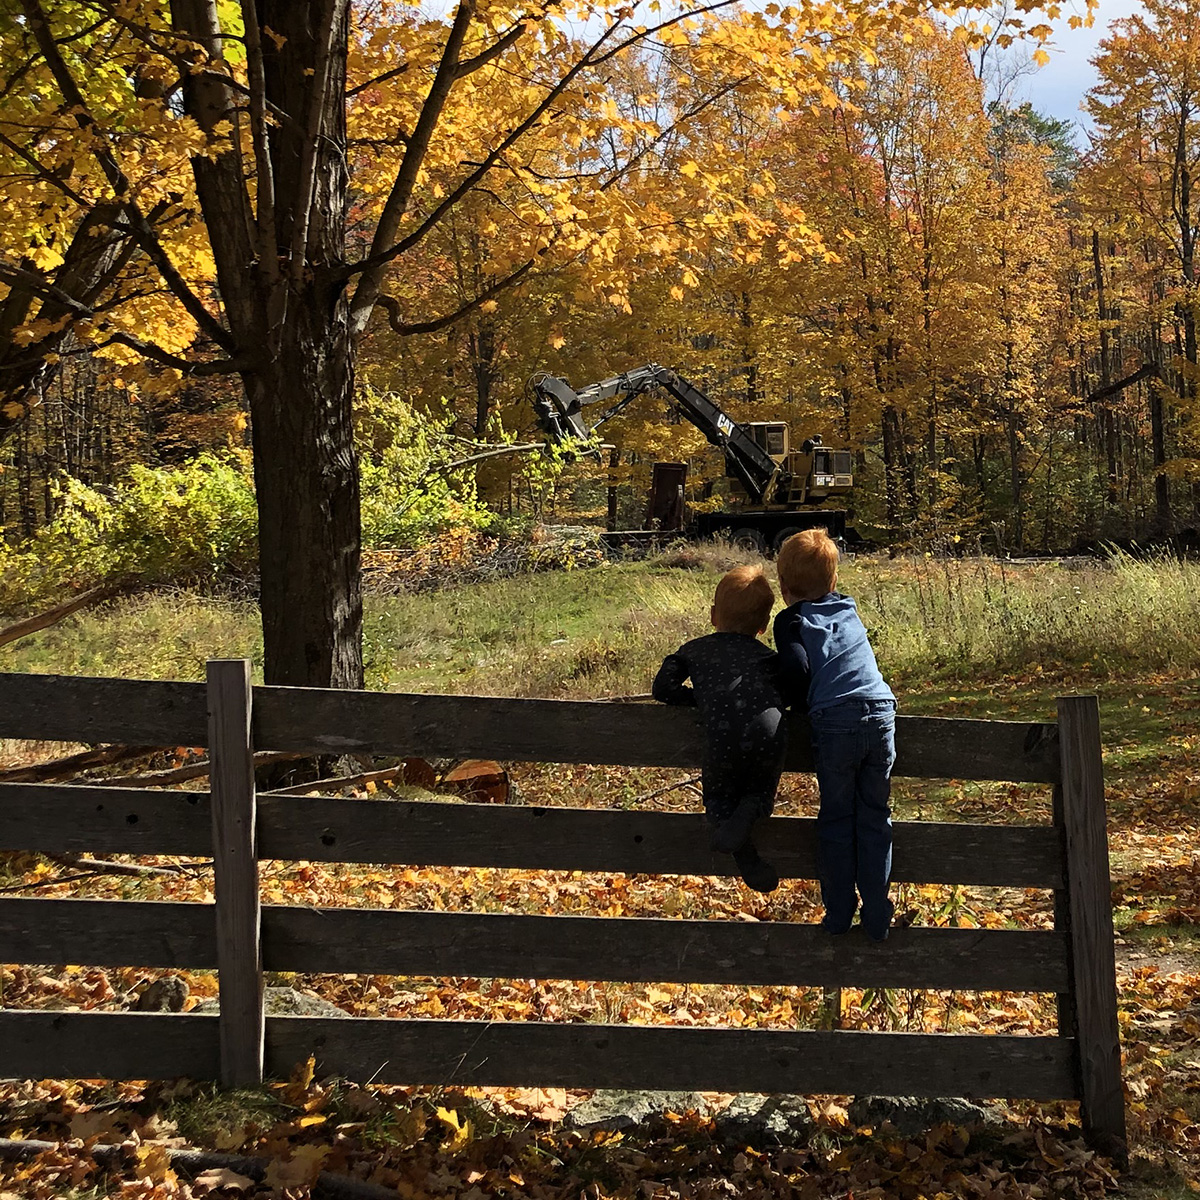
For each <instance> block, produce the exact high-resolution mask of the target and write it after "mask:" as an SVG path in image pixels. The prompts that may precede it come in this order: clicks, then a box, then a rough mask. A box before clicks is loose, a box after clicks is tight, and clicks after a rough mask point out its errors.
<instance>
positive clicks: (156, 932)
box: [0, 898, 217, 970]
mask: <svg viewBox="0 0 1200 1200" xmlns="http://www.w3.org/2000/svg"><path fill="white" fill-rule="evenodd" d="M0 961H3V962H15V963H86V964H87V965H89V966H97V967H184V968H190V969H207V970H211V969H212V968H214V967H215V966H216V965H217V931H216V915H215V909H214V907H213V906H212V905H211V904H185V903H173V902H170V901H166V902H163V901H139V900H49V899H40V898H38V899H33V898H21V899H4V900H0Z"/></svg>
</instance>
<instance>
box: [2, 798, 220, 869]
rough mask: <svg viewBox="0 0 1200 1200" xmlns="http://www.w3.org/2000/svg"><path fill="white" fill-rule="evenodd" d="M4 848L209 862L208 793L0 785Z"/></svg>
mask: <svg viewBox="0 0 1200 1200" xmlns="http://www.w3.org/2000/svg"><path fill="white" fill-rule="evenodd" d="M0 850H41V851H43V852H44V853H46V854H74V853H96V854H195V855H204V856H207V855H209V854H211V853H212V813H211V810H210V807H209V795H208V793H207V792H156V791H149V790H146V791H138V790H136V789H134V788H108V787H86V786H72V785H69V784H52V783H4V784H0Z"/></svg>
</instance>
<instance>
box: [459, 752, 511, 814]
mask: <svg viewBox="0 0 1200 1200" xmlns="http://www.w3.org/2000/svg"><path fill="white" fill-rule="evenodd" d="M442 786H443V787H444V788H448V789H449V790H450V791H452V792H458V793H459V794H460V795H463V796H469V797H470V798H471V799H472V800H479V801H482V802H483V803H484V804H505V803H507V801H508V793H509V786H508V772H507V771H506V770H505V769H504V768H503V767H502V766H501V765H500V764H499V763H498V762H496V761H495V760H494V759H490V758H468V759H467V760H466V762H461V763H459V764H458V766H457V767H454V768H452V769H451V770H449V771H447V772H446V774H445V775H443V776H442Z"/></svg>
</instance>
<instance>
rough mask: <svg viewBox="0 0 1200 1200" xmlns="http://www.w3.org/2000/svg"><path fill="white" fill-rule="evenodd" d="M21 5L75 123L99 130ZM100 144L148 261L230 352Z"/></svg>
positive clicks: (42, 19)
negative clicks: (130, 195)
mask: <svg viewBox="0 0 1200 1200" xmlns="http://www.w3.org/2000/svg"><path fill="white" fill-rule="evenodd" d="M21 7H22V9H23V11H24V13H25V17H26V19H27V20H28V21H29V25H30V28H31V30H32V31H33V35H34V38H35V40H36V41H37V45H38V49H39V50H41V52H42V57H43V58H45V60H46V65H47V67H49V69H50V73H51V74H52V75H53V76H54V81H55V83H57V84H58V89H59V91H60V93H61V94H62V97H63V100H64V101H65V102H66V104H67V105H68V107H69V108H71V109H72V110H73V115H74V118H75V122H76V124H77V125H78V126H79V127H80V129H84V130H89V131H91V132H93V133H96V134H98V133H99V132H100V127H99V125H98V124H97V122H96V119H95V118H94V117H93V116H92V114H91V112H90V110H89V109H88V106H87V103H86V101H85V100H84V96H83V92H82V91H81V90H80V89H79V85H78V84H77V83H76V82H75V79H74V77H73V76H72V75H71V72H70V69H69V68H68V66H67V64H66V61H65V60H64V58H63V56H62V54H61V53H60V51H59V48H58V45H57V44H56V43H55V41H54V36H53V34H52V33H51V31H50V25H49V22H48V21H47V19H46V14H45V13H44V12H43V11H42V6H41V3H40V0H22V2H21ZM103 145H104V148H103V149H101V148H100V147H99V146H97V145H95V144H94V145H93V147H92V153H93V155H94V156H95V158H96V161H97V162H98V163H99V164H100V169H101V170H102V171H103V172H104V176H105V178H106V179H107V180H108V182H109V186H110V187H112V189H113V192H114V194H115V195H116V198H117V201H118V202H119V203H120V205H121V208H122V209H123V211H124V212H125V215H126V218H127V219H128V221H129V223H130V226H131V234H132V236H133V237H134V238H135V239H136V241H137V243H138V245H139V246H141V248H142V249H143V250H144V251H145V253H146V255H147V257H149V259H150V261H151V262H152V263H154V265H155V267H156V268H157V269H158V272H159V274H160V275H162V277H163V279H164V280H165V281H166V284H167V286H168V287H169V288H170V289H171V291H172V292H174V293H175V295H176V297H177V298H178V300H179V302H180V303H181V304H182V305H183V306H184V308H185V309H186V310H187V312H188V315H189V316H190V317H191V318H192V320H193V321H195V322H196V324H197V325H198V326H199V327H200V328H201V329H202V330H203V331H204V332H205V333H206V334H207V335H208V336H209V337H210V338H211V339H212V340H213V341H214V342H216V343H217V344H218V345H219V346H221V347H222V349H224V350H227V351H230V352H232V351H233V349H234V345H233V339H232V338H231V337H230V335H229V334H228V332H227V331H226V330H225V328H224V327H223V326H222V325H221V323H220V322H219V321H218V320H216V319H215V318H214V317H213V316H212V314H211V313H210V312H209V311H208V309H206V308H205V307H204V305H203V303H202V302H201V300H200V298H199V296H197V295H196V294H195V292H193V291H192V289H191V288H190V287H189V286H188V285H187V282H186V281H185V280H184V278H183V276H182V275H180V273H179V271H178V270H177V269H176V267H175V265H174V263H172V262H171V260H170V258H169V257H168V255H167V252H166V251H165V250H164V249H163V246H162V243H161V242H160V241H159V240H158V236H157V235H156V234H155V232H154V230H153V228H152V227H151V226H150V223H149V222H148V221H147V220H146V218H145V216H144V215H143V214H142V212H141V210H140V209H139V208H138V206H137V205H136V204H135V203H134V201H133V200H132V199H131V198H130V197H129V180H128V178H127V177H126V175H125V172H124V171H123V170H122V169H121V167H120V164H119V163H118V162H117V160H116V157H115V155H114V154H113V152H112V149H111V147H109V146H108V144H107V142H105V143H104V144H103Z"/></svg>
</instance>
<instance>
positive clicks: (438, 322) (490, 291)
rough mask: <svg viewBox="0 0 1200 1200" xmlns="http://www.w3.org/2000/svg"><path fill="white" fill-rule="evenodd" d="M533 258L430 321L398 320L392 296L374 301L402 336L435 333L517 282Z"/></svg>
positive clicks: (459, 319) (398, 306) (526, 271)
mask: <svg viewBox="0 0 1200 1200" xmlns="http://www.w3.org/2000/svg"><path fill="white" fill-rule="evenodd" d="M534 262H535V260H534V259H532V258H531V259H530V260H529V261H528V262H526V263H523V264H522V265H521V266H519V267H518V268H517V269H516V270H515V271H512V272H510V273H509V274H508V275H506V276H505V277H504V278H503V279H501V280H499V281H498V282H497V283H494V284H492V285H491V287H487V288H484V290H483V291H482V292H480V293H479V295H478V296H476V297H475V298H474V299H473V300H469V301H468V302H467V303H466V304H464V305H463V306H462V307H461V308H459V309H457V310H456V311H455V312H452V313H446V314H445V315H444V316H441V317H435V318H434V319H433V320H432V321H417V322H415V323H413V324H405V323H404V322H403V321H401V320H400V305H399V303H398V302H397V300H396V299H395V298H394V297H392V296H380V297H379V299H378V300H377V301H376V303H377V304H378V305H379V307H380V308H382V309H384V310H385V311H386V312H387V318H388V324H389V325H390V326H391V327H392V330H393V331H394V332H396V333H398V334H400V335H401V336H402V337H407V336H410V335H412V334H416V333H437V332H438V330H440V329H445V328H447V327H448V326H450V325H453V324H454V323H455V322H456V321H461V320H462V318H463V317H465V316H466V315H467V314H468V313H472V312H474V311H475V310H476V309H477V308H479V307H480V305H482V304H486V303H487V302H488V301H489V300H491V299H492V298H493V297H494V296H498V295H499V294H500V293H501V292H503V291H505V290H507V289H508V288H510V287H512V286H513V284H515V283H518V282H519V281H520V280H521V279H523V278H524V277H525V276H526V275H527V274H529V272H530V271H531V270H532V269H533V264H534Z"/></svg>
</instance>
